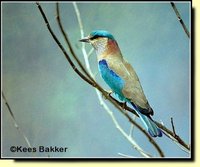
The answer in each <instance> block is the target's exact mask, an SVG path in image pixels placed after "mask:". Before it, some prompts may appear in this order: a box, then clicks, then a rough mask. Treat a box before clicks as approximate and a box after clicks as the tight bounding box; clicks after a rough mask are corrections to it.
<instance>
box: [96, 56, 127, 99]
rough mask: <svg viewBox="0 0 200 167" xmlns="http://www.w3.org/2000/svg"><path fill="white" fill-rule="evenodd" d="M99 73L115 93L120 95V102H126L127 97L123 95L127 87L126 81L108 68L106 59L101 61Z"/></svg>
mask: <svg viewBox="0 0 200 167" xmlns="http://www.w3.org/2000/svg"><path fill="white" fill-rule="evenodd" d="M99 71H100V73H101V76H102V78H103V79H104V81H105V82H106V83H107V84H108V85H109V86H110V88H111V89H112V90H113V92H114V93H115V94H117V95H118V97H119V98H120V100H124V99H125V97H124V96H123V94H122V89H123V87H124V85H125V81H124V80H123V79H122V78H121V77H120V76H118V75H117V74H116V73H115V72H114V71H113V70H111V69H110V68H109V67H108V64H107V62H106V60H104V59H102V60H100V61H99Z"/></svg>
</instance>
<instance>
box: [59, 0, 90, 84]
mask: <svg viewBox="0 0 200 167" xmlns="http://www.w3.org/2000/svg"><path fill="white" fill-rule="evenodd" d="M56 13H57V17H56V18H57V22H58V25H59V28H60V30H61V32H62V35H63V36H64V39H65V42H66V43H67V45H68V47H69V50H70V52H71V54H72V56H73V58H74V59H75V60H76V62H77V63H78V65H79V66H80V68H81V70H82V71H83V72H84V74H85V75H86V76H87V77H88V78H89V80H91V81H93V79H92V78H91V76H90V75H89V74H88V72H87V71H86V69H85V68H84V66H83V65H82V63H81V62H80V60H79V59H78V58H77V56H76V54H75V52H74V49H73V48H72V45H71V43H70V41H69V38H68V36H67V34H66V33H65V30H64V28H63V26H62V22H61V19H60V15H58V13H60V11H59V4H58V2H57V3H56Z"/></svg>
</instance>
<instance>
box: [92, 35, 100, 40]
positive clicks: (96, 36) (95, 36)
mask: <svg viewBox="0 0 200 167" xmlns="http://www.w3.org/2000/svg"><path fill="white" fill-rule="evenodd" d="M98 37H99V36H98V35H94V36H92V37H91V38H90V39H91V40H93V39H96V38H98Z"/></svg>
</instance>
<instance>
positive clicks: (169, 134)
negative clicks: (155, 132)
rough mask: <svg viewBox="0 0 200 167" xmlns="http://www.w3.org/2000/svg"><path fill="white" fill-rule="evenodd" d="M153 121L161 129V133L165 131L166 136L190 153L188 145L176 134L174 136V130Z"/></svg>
mask: <svg viewBox="0 0 200 167" xmlns="http://www.w3.org/2000/svg"><path fill="white" fill-rule="evenodd" d="M154 122H155V123H156V125H157V126H158V127H159V128H160V129H162V131H163V133H165V135H166V136H167V137H169V138H170V139H171V140H172V141H173V142H175V144H177V145H178V146H179V147H180V148H181V149H182V150H184V151H185V152H187V153H190V146H189V145H187V144H186V143H185V142H184V141H183V140H182V139H181V138H180V137H179V136H178V135H176V136H174V132H172V131H171V130H169V129H167V128H166V127H165V126H164V125H163V124H161V123H159V122H157V121H154Z"/></svg>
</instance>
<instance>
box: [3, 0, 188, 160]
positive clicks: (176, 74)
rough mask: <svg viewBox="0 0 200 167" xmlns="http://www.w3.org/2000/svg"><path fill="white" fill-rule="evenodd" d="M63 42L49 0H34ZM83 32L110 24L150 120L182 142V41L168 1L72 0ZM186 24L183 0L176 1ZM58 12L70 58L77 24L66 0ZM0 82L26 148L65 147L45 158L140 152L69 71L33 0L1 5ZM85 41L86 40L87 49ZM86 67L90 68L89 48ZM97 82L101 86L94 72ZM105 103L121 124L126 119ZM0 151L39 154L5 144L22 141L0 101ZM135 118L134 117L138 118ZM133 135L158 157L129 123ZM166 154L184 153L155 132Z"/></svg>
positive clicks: (185, 95) (75, 43)
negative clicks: (148, 107) (132, 70)
mask: <svg viewBox="0 0 200 167" xmlns="http://www.w3.org/2000/svg"><path fill="white" fill-rule="evenodd" d="M41 5H42V7H43V9H44V11H45V13H46V15H47V17H48V19H49V21H50V24H51V26H52V28H53V30H54V31H55V33H56V35H57V36H58V38H59V39H60V40H61V42H62V44H63V45H64V46H66V45H65V43H64V40H63V38H62V35H61V34H60V31H59V28H58V26H57V22H56V10H55V3H42V4H41ZM77 5H78V7H79V10H80V13H81V18H82V21H83V26H84V30H85V34H86V35H87V34H89V33H90V32H91V31H92V30H96V29H104V30H108V31H110V32H111V33H112V34H113V35H114V37H115V39H116V40H117V41H118V44H119V46H120V48H121V51H122V53H123V55H124V57H125V59H126V60H128V61H129V62H130V63H131V64H132V65H133V67H134V68H135V70H136V72H137V74H138V76H139V78H140V81H141V84H142V86H143V89H144V92H145V94H146V96H147V98H148V100H149V103H150V104H151V106H152V108H153V109H154V111H155V115H154V117H153V118H154V119H155V120H157V121H161V122H163V123H164V125H165V126H167V127H168V128H169V129H171V123H170V118H171V117H173V119H174V124H175V128H176V132H177V134H178V135H180V137H182V138H183V140H185V141H186V142H187V143H190V142H191V140H190V137H191V136H190V135H191V134H190V133H191V132H190V128H191V127H190V123H191V117H190V115H191V113H190V112H191V111H190V80H191V76H190V66H191V64H190V63H191V62H190V61H191V55H190V41H189V39H188V38H187V36H186V34H185V33H184V31H183V29H182V27H181V25H180V23H179V22H178V20H177V17H176V15H175V13H174V11H173V9H172V7H171V5H170V3H168V2H167V3H158V2H156V3H153V2H151V3H150V2H148V3H147V2H143V3H139V2H138V3H131V2H130V3H127V2H125V3H122V2H121V3H111V2H104V3H98V2H95V3H92V2H90V3H89V2H88V3H77ZM176 5H177V8H178V10H179V12H180V14H181V16H182V19H183V20H184V22H185V24H186V26H187V27H188V29H189V31H190V21H191V15H190V3H187V2H185V3H176ZM60 11H61V19H62V22H63V24H64V27H65V30H66V32H67V33H68V35H69V38H70V40H71V42H72V44H73V48H74V49H75V52H76V53H77V55H78V57H79V58H80V59H81V61H82V62H84V60H83V55H82V53H81V43H80V42H79V41H78V40H79V39H80V31H79V27H78V23H77V18H76V15H75V12H74V8H73V5H72V3H70V2H69V3H62V4H60ZM2 28H3V29H2V83H3V86H2V89H3V92H4V94H5V96H6V98H7V100H8V102H9V104H10V106H11V108H12V110H13V112H14V114H15V117H16V120H17V122H18V125H19V126H20V128H21V130H22V131H23V132H24V133H25V134H26V136H27V138H28V139H29V141H30V143H31V145H32V146H33V147H38V146H40V145H42V146H60V147H68V150H67V152H65V153H49V156H50V157H121V156H120V155H118V153H123V154H127V155H132V156H135V157H140V156H141V155H140V154H139V153H138V152H137V151H136V150H134V149H133V148H132V146H131V145H130V143H128V142H127V140H126V139H125V138H124V137H123V136H122V135H121V134H120V132H119V131H118V130H117V129H116V127H115V126H114V124H113V122H112V121H111V119H110V117H109V116H108V114H107V113H106V112H105V111H104V109H103V108H102V107H101V106H100V104H99V101H98V98H97V96H96V93H95V90H94V89H93V88H92V87H91V86H89V85H88V84H87V83H85V82H84V81H83V80H82V79H80V77H78V76H77V74H76V73H75V72H74V71H73V70H72V68H71V67H70V65H69V64H68V62H67V61H66V59H65V57H64V56H63V54H62V52H61V51H60V49H59V48H58V46H57V44H56V43H55V42H54V40H53V39H52V37H51V35H50V33H49V31H48V30H47V28H46V25H45V24H44V21H43V19H42V16H41V14H40V12H39V10H38V8H37V6H36V4H35V3H3V4H2ZM90 49H91V46H89V45H87V50H88V51H89V50H90ZM90 62H91V66H92V70H93V72H94V73H97V72H98V69H97V62H96V56H95V53H93V55H92V56H91V57H90ZM97 81H98V83H100V84H101V85H102V86H103V87H104V88H105V89H107V90H109V88H108V87H107V85H106V84H105V83H104V82H103V80H102V79H101V78H100V76H99V73H97ZM106 103H107V104H108V105H109V106H110V107H111V109H112V111H113V112H114V114H115V116H116V118H117V120H118V121H119V122H120V124H121V126H122V127H123V128H124V129H125V130H126V132H127V133H128V132H129V129H130V124H129V122H128V121H127V119H126V118H125V117H124V116H123V115H122V114H120V113H119V112H118V111H117V109H115V108H114V107H113V106H112V105H110V104H109V103H108V102H107V101H106ZM1 115H2V140H1V142H2V156H3V157H47V154H46V153H38V152H36V153H34V154H32V153H19V152H18V153H13V152H11V151H10V147H11V146H13V145H14V146H27V145H26V143H25V141H24V139H23V137H22V135H21V134H19V132H18V131H17V130H16V128H15V127H14V124H13V121H12V118H11V116H10V115H9V113H8V110H7V108H6V106H5V104H4V101H2V110H1ZM137 122H138V123H140V124H141V125H142V123H141V121H140V120H139V119H137ZM133 137H134V138H135V139H136V141H137V142H138V144H139V145H140V146H141V147H142V148H143V149H144V150H145V151H147V152H149V153H151V154H152V155H154V156H158V154H157V152H156V151H155V149H154V148H153V147H152V145H151V144H149V142H148V140H147V139H146V137H144V135H142V134H141V133H140V132H138V130H137V129H134V132H133ZM155 140H156V142H157V143H158V144H159V145H160V147H161V148H162V149H163V151H164V153H165V155H166V157H175V158H176V157H189V156H190V155H188V154H187V153H185V152H184V151H182V150H181V149H180V148H179V147H178V146H176V145H175V144H174V143H173V142H172V141H171V140H170V139H168V138H167V137H166V136H163V137H162V138H156V139H155Z"/></svg>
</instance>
